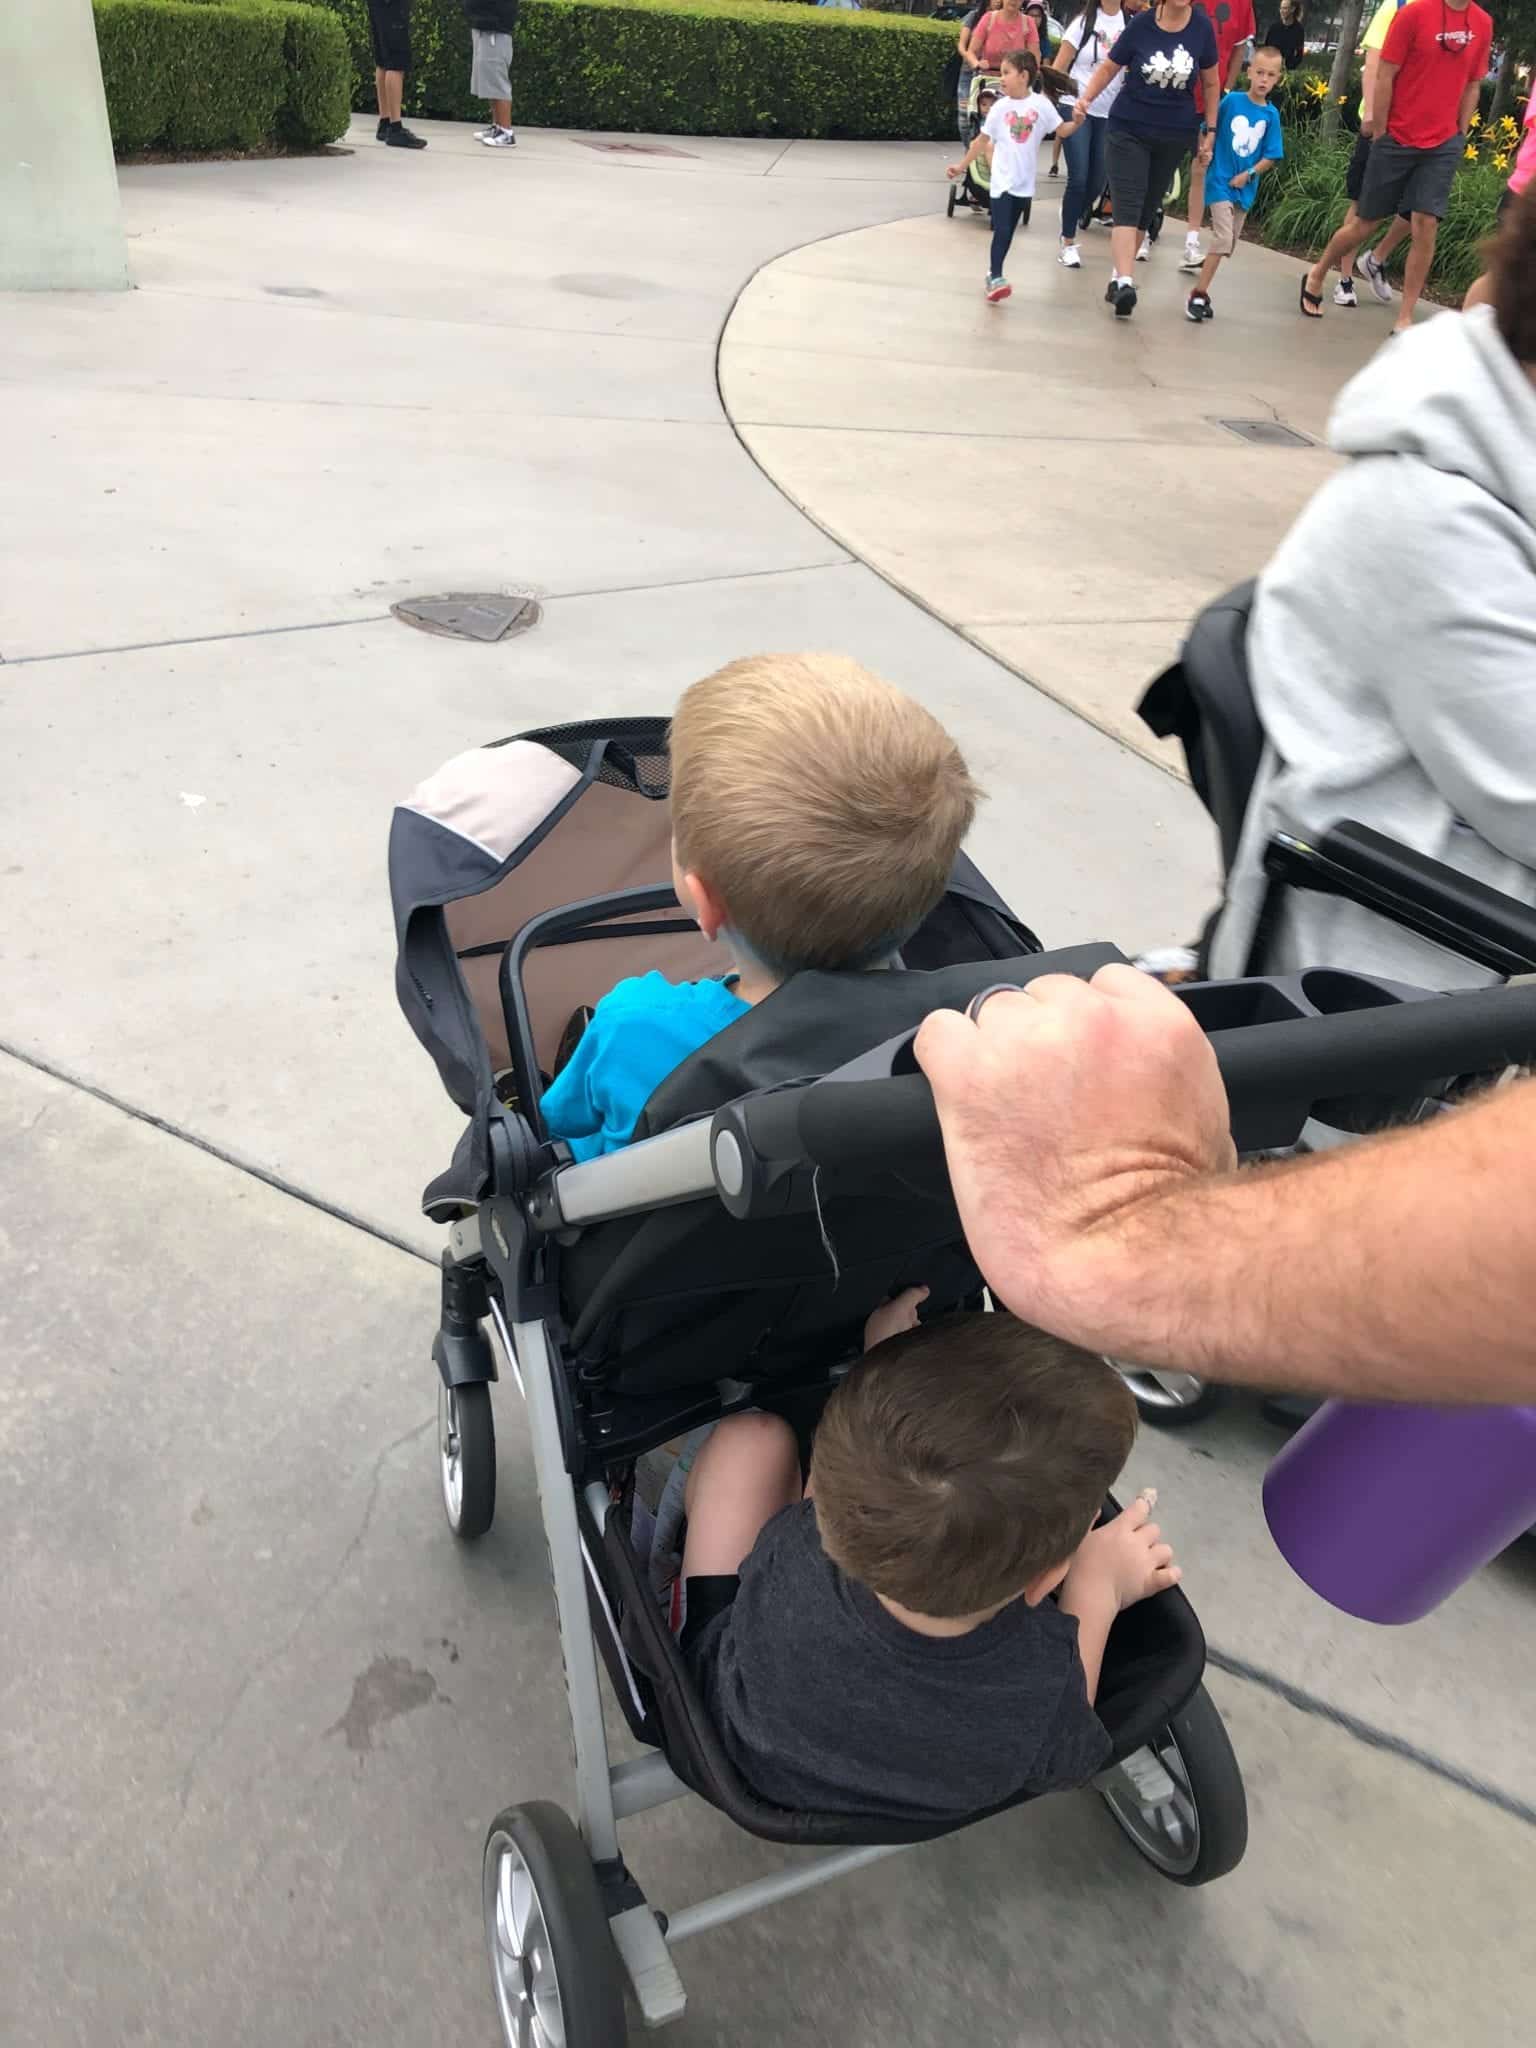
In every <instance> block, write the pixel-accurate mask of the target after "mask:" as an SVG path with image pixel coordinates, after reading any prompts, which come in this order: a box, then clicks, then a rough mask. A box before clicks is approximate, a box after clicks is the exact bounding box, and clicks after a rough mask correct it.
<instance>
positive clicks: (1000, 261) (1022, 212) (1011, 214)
mask: <svg viewBox="0 0 1536 2048" xmlns="http://www.w3.org/2000/svg"><path fill="white" fill-rule="evenodd" d="M1029 205H1030V202H1029V201H1028V200H1027V199H1019V198H1017V197H1016V196H1015V195H1014V194H1013V193H1012V192H1001V193H995V194H994V195H993V199H992V268H991V270H990V271H989V272H988V275H989V276H990V277H1001V276H1002V274H1003V265H1004V264H1005V263H1006V262H1007V260H1008V251H1009V249H1010V248H1011V247H1012V244H1013V234H1014V229H1015V228H1017V226H1018V224H1019V222H1020V221H1021V220H1028V219H1029Z"/></svg>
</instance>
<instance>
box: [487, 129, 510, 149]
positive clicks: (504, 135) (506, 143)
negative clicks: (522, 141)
mask: <svg viewBox="0 0 1536 2048" xmlns="http://www.w3.org/2000/svg"><path fill="white" fill-rule="evenodd" d="M478 140H479V141H481V142H483V143H484V144H485V146H486V148H487V149H514V148H516V146H517V137H516V136H515V135H514V134H513V133H512V130H511V129H510V128H492V129H490V130H488V131H487V133H486V134H484V135H482V136H480V137H479V138H478Z"/></svg>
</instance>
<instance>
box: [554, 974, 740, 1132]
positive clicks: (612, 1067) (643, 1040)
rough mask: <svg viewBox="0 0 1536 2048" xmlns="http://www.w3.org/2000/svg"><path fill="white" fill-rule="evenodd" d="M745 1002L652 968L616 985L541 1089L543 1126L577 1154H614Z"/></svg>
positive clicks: (723, 988)
mask: <svg viewBox="0 0 1536 2048" xmlns="http://www.w3.org/2000/svg"><path fill="white" fill-rule="evenodd" d="M749 1008H750V1005H749V1004H747V1003H744V1002H743V1001H742V999H741V997H740V996H739V995H737V993H736V991H735V989H734V988H730V987H728V986H727V985H726V983H725V982H723V981H668V980H667V978H666V976H665V975H664V974H657V973H654V972H652V973H650V974H637V975H634V976H632V977H631V978H630V979H629V980H628V981H621V982H618V983H616V984H615V986H614V987H613V988H611V989H610V990H609V991H608V993H607V995H605V996H604V997H603V999H602V1001H601V1002H600V1003H599V1004H598V1005H597V1007H596V1009H594V1010H593V1012H592V1021H591V1023H590V1024H589V1025H588V1026H587V1028H586V1030H585V1031H584V1032H583V1033H582V1035H581V1037H580V1039H579V1040H578V1041H577V1045H576V1050H575V1051H574V1052H573V1053H572V1054H571V1057H570V1058H569V1059H568V1060H567V1061H566V1063H565V1065H564V1066H563V1067H562V1068H561V1069H560V1071H559V1073H558V1074H556V1076H555V1078H554V1080H553V1081H551V1082H550V1084H549V1086H548V1087H547V1088H546V1089H545V1091H544V1096H543V1100H542V1101H541V1102H540V1104H539V1108H540V1111H541V1112H542V1114H543V1117H544V1128H545V1129H546V1130H547V1131H548V1133H549V1135H550V1136H551V1137H552V1138H564V1139H565V1141H566V1143H567V1144H568V1145H569V1146H570V1148H571V1151H572V1152H573V1153H574V1154H575V1156H576V1158H578V1159H597V1158H599V1157H600V1156H601V1155H602V1154H603V1153H604V1152H617V1151H618V1150H619V1148H620V1147H621V1146H623V1145H627V1144H628V1143H629V1141H630V1139H631V1138H632V1137H633V1136H634V1134H635V1123H636V1120H637V1119H638V1117H639V1115H640V1112H641V1110H642V1109H644V1107H645V1105H646V1104H647V1103H648V1102H649V1101H650V1099H651V1096H652V1094H653V1093H654V1091H655V1090H656V1089H657V1088H658V1087H659V1086H660V1085H661V1083H662V1082H663V1081H664V1080H665V1079H666V1078H667V1076H668V1074H670V1073H671V1072H672V1069H673V1068H674V1067H680V1066H681V1065H682V1063H683V1061H684V1060H685V1059H687V1057H688V1055H689V1054H690V1053H691V1052H697V1051H698V1049H699V1047H700V1046H701V1045H703V1044H704V1043H705V1042H706V1040H708V1039H711V1038H713V1037H714V1035H715V1033H716V1032H717V1031H723V1030H724V1029H725V1027H726V1025H727V1024H734V1023H735V1021H736V1019H737V1018H738V1017H744V1016H745V1015H746V1013H747V1010H748V1009H749Z"/></svg>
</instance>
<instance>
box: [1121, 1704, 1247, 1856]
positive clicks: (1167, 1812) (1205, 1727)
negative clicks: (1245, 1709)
mask: <svg viewBox="0 0 1536 2048" xmlns="http://www.w3.org/2000/svg"><path fill="white" fill-rule="evenodd" d="M1096 1782H1097V1785H1098V1789H1099V1791H1100V1792H1101V1793H1102V1794H1103V1795H1104V1803H1105V1805H1106V1806H1107V1807H1108V1808H1109V1810H1110V1812H1111V1813H1112V1814H1113V1815H1114V1817H1115V1819H1116V1820H1117V1821H1118V1822H1119V1824H1120V1826H1121V1828H1122V1829H1123V1830H1124V1831H1125V1833H1126V1834H1127V1835H1128V1836H1129V1837H1130V1839H1131V1842H1132V1843H1133V1845H1134V1846H1135V1848H1136V1849H1137V1850H1139V1852H1140V1853H1141V1854H1142V1855H1143V1856H1145V1857H1146V1859H1147V1861H1148V1862H1149V1863H1150V1864H1152V1865H1153V1866H1154V1868H1155V1869H1157V1870H1160V1871H1161V1872H1162V1874H1163V1876H1164V1877H1167V1878H1171V1879H1172V1880H1173V1882H1174V1883H1175V1884H1182V1885H1196V1884H1210V1883H1211V1881H1212V1880H1213V1879H1214V1878H1218V1877H1225V1876H1226V1874H1227V1872H1228V1871H1229V1870H1235V1869H1236V1868H1237V1866H1238V1864H1239V1863H1241V1862H1242V1860H1243V1851H1244V1850H1245V1849H1246V1848H1247V1846H1248V1798H1247V1794H1246V1793H1245V1792H1244V1790H1243V1776H1242V1772H1241V1771H1240V1770H1239V1769H1238V1766H1237V1758H1236V1757H1235V1756H1234V1755H1233V1753H1232V1744H1231V1741H1230V1740H1229V1738H1228V1735H1227V1730H1226V1726H1225V1724H1224V1722H1223V1721H1222V1718H1221V1716H1220V1714H1218V1713H1217V1711H1216V1707H1215V1704H1214V1702H1213V1701H1212V1699H1211V1696H1210V1694H1209V1693H1208V1692H1207V1691H1206V1689H1205V1687H1204V1686H1203V1685H1202V1686H1200V1687H1199V1688H1197V1690H1196V1691H1195V1693H1194V1695H1193V1697H1192V1698H1191V1699H1190V1700H1189V1702H1188V1704H1187V1705H1185V1706H1183V1707H1181V1708H1180V1709H1179V1711H1178V1713H1176V1714H1175V1715H1174V1716H1173V1718H1172V1720H1171V1721H1169V1722H1168V1723H1167V1724H1166V1725H1165V1726H1164V1727H1163V1728H1161V1729H1160V1730H1159V1731H1158V1733H1157V1734H1156V1735H1154V1736H1153V1738H1152V1740H1151V1741H1150V1742H1149V1743H1148V1744H1147V1746H1146V1748H1145V1749H1138V1750H1135V1751H1133V1752H1132V1754H1131V1755H1130V1756H1128V1757H1126V1758H1125V1759H1124V1761H1123V1762H1121V1763H1118V1764H1114V1765H1112V1766H1111V1768H1110V1769H1109V1770H1108V1771H1106V1772H1105V1774H1104V1776H1103V1777H1102V1778H1100V1779H1098V1780H1097V1781H1096Z"/></svg>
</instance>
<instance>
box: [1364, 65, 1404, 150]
mask: <svg viewBox="0 0 1536 2048" xmlns="http://www.w3.org/2000/svg"><path fill="white" fill-rule="evenodd" d="M1396 83H1397V70H1396V67H1395V66H1394V65H1391V64H1386V63H1382V62H1378V63H1377V66H1376V89H1375V91H1374V92H1373V93H1372V94H1371V97H1370V100H1369V101H1368V102H1367V104H1368V105H1369V107H1370V110H1371V133H1372V135H1373V136H1374V135H1385V134H1386V132H1387V123H1388V122H1389V121H1390V120H1391V119H1392V88H1393V86H1394V85H1395V84H1396Z"/></svg>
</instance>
